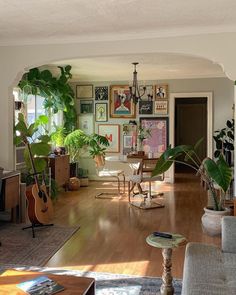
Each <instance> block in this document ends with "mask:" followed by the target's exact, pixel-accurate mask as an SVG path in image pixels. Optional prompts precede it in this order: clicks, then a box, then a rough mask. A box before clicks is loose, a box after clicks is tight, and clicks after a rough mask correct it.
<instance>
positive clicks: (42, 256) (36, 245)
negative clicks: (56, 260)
mask: <svg viewBox="0 0 236 295" xmlns="http://www.w3.org/2000/svg"><path fill="white" fill-rule="evenodd" d="M23 226H24V225H22V224H17V225H15V224H12V225H9V224H8V225H6V224H4V225H2V224H1V225H0V241H1V243H2V246H1V247H0V264H9V263H11V264H18V265H19V264H20V265H34V266H43V265H45V263H46V262H47V261H48V260H49V259H50V258H51V257H52V256H53V255H54V254H55V253H56V252H57V251H58V250H59V249H60V248H61V247H62V246H63V245H64V244H65V242H66V241H67V240H68V239H69V238H70V237H71V236H72V235H73V234H74V233H75V232H76V231H77V230H78V229H79V227H62V226H57V225H54V226H49V227H42V228H36V229H35V238H32V231H31V229H27V230H24V231H23V230H22V227H23Z"/></svg>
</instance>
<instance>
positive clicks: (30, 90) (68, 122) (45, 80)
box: [18, 65, 76, 133]
mask: <svg viewBox="0 0 236 295" xmlns="http://www.w3.org/2000/svg"><path fill="white" fill-rule="evenodd" d="M58 68H59V69H60V75H59V77H53V75H52V73H51V72H50V71H49V70H43V71H40V70H39V69H38V68H33V69H31V70H30V71H29V72H28V73H26V74H25V75H24V76H23V78H22V79H21V81H20V82H19V85H18V86H19V87H20V89H21V90H22V95H23V99H26V97H27V96H28V95H30V94H33V95H40V96H42V97H44V98H45V99H44V104H43V106H44V108H45V110H47V112H48V114H50V113H53V114H56V113H58V111H62V112H63V117H64V125H63V127H64V128H65V130H66V132H67V133H69V132H71V131H73V130H74V129H75V127H76V108H75V105H74V92H73V90H72V88H71V86H70V85H69V80H70V79H71V78H72V74H71V66H70V65H68V66H65V67H60V66H59V67H58Z"/></svg>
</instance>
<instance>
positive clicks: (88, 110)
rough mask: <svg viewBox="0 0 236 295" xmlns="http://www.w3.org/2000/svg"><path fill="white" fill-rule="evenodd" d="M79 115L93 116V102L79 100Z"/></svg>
mask: <svg viewBox="0 0 236 295" xmlns="http://www.w3.org/2000/svg"><path fill="white" fill-rule="evenodd" d="M80 114H93V100H80Z"/></svg>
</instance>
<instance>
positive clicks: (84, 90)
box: [76, 85, 93, 98]
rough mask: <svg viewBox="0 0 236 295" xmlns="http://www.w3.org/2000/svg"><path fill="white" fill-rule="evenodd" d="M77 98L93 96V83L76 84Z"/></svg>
mask: <svg viewBox="0 0 236 295" xmlns="http://www.w3.org/2000/svg"><path fill="white" fill-rule="evenodd" d="M76 98H93V85H76Z"/></svg>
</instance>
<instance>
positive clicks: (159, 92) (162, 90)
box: [155, 84, 169, 99]
mask: <svg viewBox="0 0 236 295" xmlns="http://www.w3.org/2000/svg"><path fill="white" fill-rule="evenodd" d="M155 98H156V99H168V98H169V93H168V85H167V84H159V85H156V95H155Z"/></svg>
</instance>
